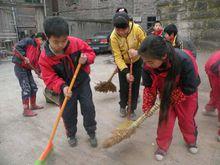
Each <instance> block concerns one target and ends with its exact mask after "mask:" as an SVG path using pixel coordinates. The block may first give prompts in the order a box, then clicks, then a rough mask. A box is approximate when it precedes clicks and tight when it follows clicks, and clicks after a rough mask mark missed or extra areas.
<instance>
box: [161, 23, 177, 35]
mask: <svg viewBox="0 0 220 165" xmlns="http://www.w3.org/2000/svg"><path fill="white" fill-rule="evenodd" d="M164 32H165V33H168V34H169V35H171V34H172V33H173V34H174V36H176V35H177V33H178V30H177V27H176V25H175V24H169V25H167V26H166V27H165V28H164Z"/></svg>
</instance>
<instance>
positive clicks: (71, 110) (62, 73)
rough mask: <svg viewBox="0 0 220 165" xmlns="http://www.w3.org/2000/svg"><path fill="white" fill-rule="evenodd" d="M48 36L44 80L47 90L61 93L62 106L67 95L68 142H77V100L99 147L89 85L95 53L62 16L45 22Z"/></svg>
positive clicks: (91, 137)
mask: <svg viewBox="0 0 220 165" xmlns="http://www.w3.org/2000/svg"><path fill="white" fill-rule="evenodd" d="M44 30H45V33H46V35H47V37H48V41H47V42H46V44H45V47H44V50H43V51H42V53H41V56H40V60H39V64H40V68H41V70H42V79H43V80H44V83H45V84H46V86H47V88H48V89H51V90H53V91H55V92H56V93H59V94H60V105H62V103H63V101H64V96H66V97H69V100H68V102H67V105H66V107H65V109H64V112H63V115H62V118H63V121H64V125H65V128H66V134H67V138H68V143H69V145H70V146H71V147H75V146H76V145H77V138H76V132H77V115H78V111H77V102H78V101H79V103H80V107H81V114H82V115H83V126H84V127H85V130H86V132H87V134H88V135H89V142H90V145H91V146H92V147H97V139H96V132H95V131H96V121H95V106H94V104H93V100H92V91H91V87H90V77H89V73H90V64H93V63H94V59H95V53H94V51H93V50H92V48H90V47H89V45H88V44H87V43H85V42H84V41H82V40H81V39H79V38H76V37H72V36H69V27H68V23H67V22H66V21H65V20H64V19H62V18H60V17H52V18H49V19H47V20H45V22H44ZM78 63H80V64H82V68H81V69H80V71H79V73H78V76H77V78H76V82H75V84H74V87H73V89H72V92H68V88H69V85H70V82H71V79H72V77H73V74H74V72H75V69H76V67H77V65H78Z"/></svg>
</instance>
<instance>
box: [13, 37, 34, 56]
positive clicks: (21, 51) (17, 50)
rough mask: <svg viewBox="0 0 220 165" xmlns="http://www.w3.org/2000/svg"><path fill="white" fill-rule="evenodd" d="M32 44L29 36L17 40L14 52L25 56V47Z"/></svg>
mask: <svg viewBox="0 0 220 165" xmlns="http://www.w3.org/2000/svg"><path fill="white" fill-rule="evenodd" d="M30 44H33V41H32V39H31V38H25V39H23V40H21V41H19V42H18V43H17V44H16V46H15V50H14V51H15V54H16V53H19V54H20V55H22V56H25V54H26V47H27V45H30Z"/></svg>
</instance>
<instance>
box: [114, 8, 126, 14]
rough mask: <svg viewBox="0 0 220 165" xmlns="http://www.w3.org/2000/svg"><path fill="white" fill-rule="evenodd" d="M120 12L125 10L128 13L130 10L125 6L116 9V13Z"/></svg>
mask: <svg viewBox="0 0 220 165" xmlns="http://www.w3.org/2000/svg"><path fill="white" fill-rule="evenodd" d="M118 12H125V13H127V14H128V10H127V9H126V8H125V7H119V8H117V9H116V11H115V13H118Z"/></svg>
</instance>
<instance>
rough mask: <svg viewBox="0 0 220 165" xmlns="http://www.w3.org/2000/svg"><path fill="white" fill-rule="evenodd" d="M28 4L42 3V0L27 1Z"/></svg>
mask: <svg viewBox="0 0 220 165" xmlns="http://www.w3.org/2000/svg"><path fill="white" fill-rule="evenodd" d="M25 2H27V3H40V0H25Z"/></svg>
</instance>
